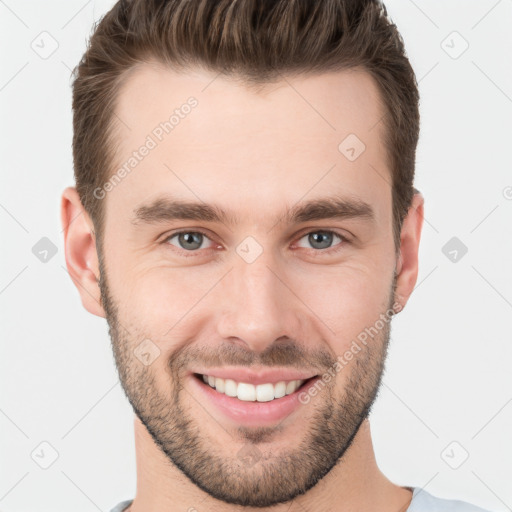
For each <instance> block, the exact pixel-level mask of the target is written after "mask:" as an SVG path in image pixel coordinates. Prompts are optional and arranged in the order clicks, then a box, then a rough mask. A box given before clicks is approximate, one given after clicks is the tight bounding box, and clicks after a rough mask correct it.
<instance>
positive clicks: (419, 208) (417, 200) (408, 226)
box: [395, 192, 425, 310]
mask: <svg viewBox="0 0 512 512" xmlns="http://www.w3.org/2000/svg"><path fill="white" fill-rule="evenodd" d="M424 202H425V200H424V198H423V196H422V195H421V193H419V192H416V193H415V194H414V196H413V199H412V204H411V206H410V208H409V211H408V213H407V216H406V217H405V219H404V222H403V224H402V231H401V234H400V255H399V257H398V261H397V269H396V272H397V281H396V291H395V301H396V302H397V303H399V304H400V306H401V307H400V310H401V309H403V308H404V307H405V305H406V304H407V301H408V300H409V297H410V295H411V293H412V291H413V290H414V285H415V284H416V280H417V278H418V252H419V245H420V238H421V229H422V227H423V204H424Z"/></svg>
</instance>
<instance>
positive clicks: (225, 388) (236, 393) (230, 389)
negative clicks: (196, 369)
mask: <svg viewBox="0 0 512 512" xmlns="http://www.w3.org/2000/svg"><path fill="white" fill-rule="evenodd" d="M203 380H204V382H205V383H206V384H208V385H210V386H211V387H212V388H215V389H216V390H217V391H218V392H219V393H224V394H225V395H228V396H231V397H237V398H238V399H239V400H244V401H246V402H254V401H256V402H270V401H271V400H274V398H281V397H283V396H284V395H289V394H291V393H293V392H294V391H296V390H297V389H298V388H300V386H302V384H303V383H304V382H305V381H304V380H290V381H288V382H285V381H281V382H278V383H277V384H271V383H268V384H258V385H257V386H255V385H254V384H247V383H246V382H235V381H234V380H232V379H221V378H220V377H213V376H212V375H203Z"/></svg>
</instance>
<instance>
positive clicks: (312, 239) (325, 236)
mask: <svg viewBox="0 0 512 512" xmlns="http://www.w3.org/2000/svg"><path fill="white" fill-rule="evenodd" d="M336 238H337V239H338V240H339V241H340V242H347V243H348V240H347V239H346V238H345V237H343V236H341V235H339V234H337V233H335V232H334V231H311V232H310V233H306V234H305V235H304V236H303V237H302V238H301V239H300V240H303V239H306V240H307V243H309V244H311V246H312V247H313V249H318V250H320V249H329V248H331V247H332V244H333V241H334V240H335V239H336ZM336 245H340V244H339V243H338V244H336ZM341 245H344V243H343V244H341ZM299 247H304V246H303V245H300V241H299ZM335 250H336V249H335Z"/></svg>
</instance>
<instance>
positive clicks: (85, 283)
mask: <svg viewBox="0 0 512 512" xmlns="http://www.w3.org/2000/svg"><path fill="white" fill-rule="evenodd" d="M60 215H61V222H62V227H63V231H64V249H65V256H66V266H67V268H68V272H69V275H70V276H71V279H72V281H73V283H74V284H75V286H76V287H77V289H78V293H80V298H81V300H82V304H83V306H84V308H85V309H86V310H87V311H89V313H92V314H93V315H97V316H101V317H105V311H104V310H103V307H102V305H101V293H100V288H99V286H98V280H99V276H100V274H99V262H98V253H97V250H96V238H95V233H94V225H93V223H92V221H91V219H90V217H89V215H88V214H87V212H86V211H85V209H84V207H83V206H82V202H81V201H80V197H79V196H78V192H77V191H76V188H74V187H68V188H66V189H65V190H64V192H63V193H62V201H61V210H60Z"/></svg>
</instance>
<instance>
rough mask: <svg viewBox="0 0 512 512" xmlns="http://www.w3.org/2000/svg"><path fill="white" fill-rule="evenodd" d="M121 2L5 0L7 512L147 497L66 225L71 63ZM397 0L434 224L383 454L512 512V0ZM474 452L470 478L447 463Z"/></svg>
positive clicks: (449, 488) (440, 489)
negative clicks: (452, 246)
mask: <svg viewBox="0 0 512 512" xmlns="http://www.w3.org/2000/svg"><path fill="white" fill-rule="evenodd" d="M112 3H113V2H111V1H106V0H105V1H92V0H90V1H89V2H86V1H85V0H66V1H57V0H47V1H45V2H41V1H35V0H33V1H21V0H20V1H15V0H2V1H0V38H1V47H2V49H3V51H2V57H3V62H2V65H1V68H0V105H1V120H2V122H1V130H2V131H1V137H0V144H1V154H2V187H1V188H0V224H1V229H2V248H3V250H2V251H1V255H2V263H1V275H0V311H1V315H2V321H1V324H0V329H1V335H2V344H1V350H2V353H1V356H0V375H1V377H0V379H1V395H0V429H1V431H0V432H1V434H0V461H1V462H0V464H1V468H0V510H2V511H3V512H6V511H12V512H18V511H29V510H30V511H52V512H55V511H66V510H75V511H83V512H89V511H91V512H94V511H96V510H101V511H109V510H110V508H112V507H113V506H114V505H115V504H117V503H118V502H119V501H121V500H124V499H129V498H132V497H133V496H134V493H135V453H134V445H133V422H132V412H131V409H130V406H129V404H128V402H127V400H126V399H125V397H124V395H123V392H122V389H121V387H120V385H119V383H118V378H117V373H116V370H115V366H114V363H113V357H112V354H111V349H110V340H109V338H108V334H107V325H106V322H105V320H103V319H100V318H97V317H94V316H92V315H90V314H89V313H87V312H86V311H85V310H84V309H83V308H82V306H81V303H80V300H79V296H78V293H77V291H76V289H75V287H74V286H73V284H72V282H71V280H70V278H69V276H68V274H67V272H66V270H65V262H64V257H63V244H62V233H61V227H60V221H59V202H60V194H61V192H62V190H63V189H64V187H65V186H68V185H72V184H73V175H72V154H71V140H72V128H71V89H70V70H71V69H72V68H73V67H74V66H75V65H76V64H77V63H78V61H79V59H80V57H81V55H82V53H83V51H84V50H85V43H86V39H87V37H88V36H89V34H90V32H91V30H92V24H93V22H94V21H95V20H98V19H99V17H100V16H102V15H103V14H104V13H105V12H106V11H107V10H108V9H109V8H110V6H111V5H112ZM386 4H387V6H388V11H389V13H390V15H391V17H392V18H393V20H394V21H395V22H396V23H397V25H398V27H399V29H400V31H401V33H402V35H403V37H404V40H405V44H406V48H407V50H408V54H409V57H410V59H411V62H412V65H413V67H414V69H415V71H416V74H417V78H418V80H419V86H420V94H421V115H422V133H421V139H420V143H419V147H418V154H417V181H416V186H417V188H419V189H420V190H421V191H422V193H423V195H424V197H425V217H426V222H425V225H424V229H423V237H422V242H421V251H420V273H419V278H418V284H417V287H416V289H415V291H414V293H413V295H412V297H411V299H410V301H409V303H408V305H407V307H406V309H405V310H404V311H403V312H402V313H401V314H400V315H399V316H398V317H397V318H396V319H395V320H394V322H393V328H392V348H391V351H390V356H389V359H388V364H387V371H386V373H385V377H384V385H383V387H382V391H381V393H380V396H379V399H378V401H377V403H376V405H375V407H374V411H373V413H372V431H373V435H374V443H375V450H376V455H377V459H378V463H379V465H380V467H381V469H382V470H383V471H384V473H386V474H387V475H388V476H389V477H390V478H391V479H392V480H393V481H395V482H396V483H398V484H400V485H414V486H421V487H425V489H426V490H428V491H429V492H431V493H433V494H436V495H438V496H442V497H450V498H458V499H463V500H466V501H470V502H473V503H475V504H477V505H480V506H482V507H486V508H489V509H491V510H495V511H505V510H512V486H511V482H512V440H511V435H510V433H511V431H512V428H511V427H512V379H511V371H510V368H511V363H512V335H511V330H510V319H511V318H512V237H511V234H512V166H511V163H512V159H511V156H510V147H511V145H512V140H511V135H512V72H511V55H512V31H511V29H510V27H511V26H512V0H500V1H497V0H479V1H476V0H474V1H467V0H458V1H455V0H449V1H447V0H444V1H443V2H436V1H433V0H430V1H427V0H424V1H423V0H415V1H414V2H413V1H412V0H393V1H388V2H386ZM43 31H47V32H48V33H49V34H51V37H52V38H54V39H55V41H57V43H58V48H57V50H56V51H55V52H54V53H53V54H52V55H51V56H49V57H48V58H47V59H43V58H41V57H40V56H39V55H38V54H37V53H36V52H35V51H34V50H33V49H32V48H31V44H32V41H35V43H34V44H39V45H42V43H41V42H40V41H41V39H40V38H41V37H46V38H48V36H47V35H44V36H39V34H40V33H41V32H43ZM454 31H456V32H457V33H458V34H459V35H457V34H452V33H453V32H454ZM461 37H462V38H464V40H466V41H467V43H468V44H469V47H468V49H467V50H466V51H465V52H464V53H462V54H461V55H460V56H458V54H459V53H460V52H461V50H462V49H463V48H464V41H463V39H461ZM38 38H39V39H38ZM45 41H46V42H45V48H46V49H48V48H51V40H50V39H46V40H45ZM443 41H444V42H443ZM450 54H451V55H450ZM455 56H458V58H453V57H455ZM454 236H455V237H457V238H458V239H459V240H460V241H461V242H463V243H464V244H465V245H466V246H467V248H468V252H467V254H465V255H464V256H463V257H462V258H460V259H459V260H458V261H457V262H453V261H450V259H449V258H448V257H447V256H445V254H443V252H442V248H443V246H444V245H445V244H446V243H447V242H448V241H449V240H450V239H451V238H452V237H454ZM42 237H48V238H49V239H50V240H51V241H52V242H53V243H54V244H55V246H56V248H57V253H56V254H55V256H53V257H52V258H50V259H49V261H47V262H46V263H43V262H41V261H40V260H39V259H38V258H36V256H35V255H34V254H33V252H32V248H33V246H34V245H35V244H36V243H37V242H38V241H39V240H40V239H41V238H42ZM43 441H46V442H48V443H50V444H51V446H52V447H53V449H55V450H56V451H57V452H58V458H57V460H56V461H55V462H54V463H53V464H52V465H51V466H50V467H49V468H48V469H42V468H41V467H40V466H39V465H38V464H37V463H36V462H35V461H34V459H37V457H36V456H34V459H33V458H31V453H32V452H33V451H34V450H36V453H39V455H40V457H39V461H43V462H44V460H43V459H45V458H46V461H47V462H49V461H50V459H49V457H50V456H51V450H50V449H49V448H48V447H47V446H46V447H45V446H44V445H43V447H41V446H40V443H41V442H43ZM453 441H455V442H456V444H452V445H450V443H452V442H453ZM448 445H450V447H449V448H448V449H447V450H445V448H446V447H447V446H448ZM41 450H43V451H42V452H41ZM466 451H467V453H468V454H469V457H468V459H467V460H466V461H465V462H464V463H463V464H462V465H461V466H460V467H459V468H458V469H452V468H451V467H449V465H448V464H447V462H445V460H449V461H450V463H451V464H452V465H454V462H453V461H455V462H457V461H459V460H461V458H462V456H463V455H464V454H465V452H466ZM42 453H44V456H43V455H41V454H42ZM442 453H444V454H445V456H444V459H443V456H442V455H441V454H442Z"/></svg>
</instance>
